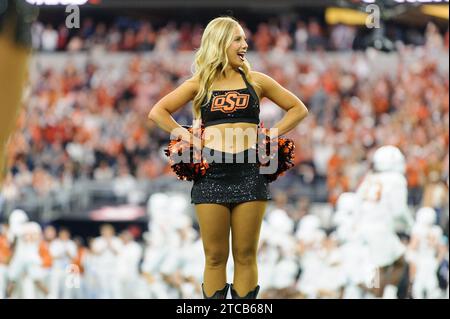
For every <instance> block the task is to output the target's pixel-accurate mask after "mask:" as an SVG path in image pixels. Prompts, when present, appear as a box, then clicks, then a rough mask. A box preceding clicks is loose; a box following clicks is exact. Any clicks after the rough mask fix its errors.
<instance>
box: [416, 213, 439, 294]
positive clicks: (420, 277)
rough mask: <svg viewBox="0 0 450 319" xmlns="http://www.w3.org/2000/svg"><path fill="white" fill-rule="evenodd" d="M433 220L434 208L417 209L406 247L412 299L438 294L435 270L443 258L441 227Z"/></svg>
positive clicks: (434, 218) (434, 216) (434, 215)
mask: <svg viewBox="0 0 450 319" xmlns="http://www.w3.org/2000/svg"><path fill="white" fill-rule="evenodd" d="M435 223H436V212H435V211H434V209H432V208H431V207H422V208H420V209H419V210H418V211H417V217H416V222H415V224H414V227H413V229H412V233H411V242H410V243H409V247H408V250H409V252H408V255H409V259H410V262H411V264H410V265H411V282H413V286H412V297H413V298H414V299H424V298H440V297H441V291H440V289H439V283H438V277H437V275H436V274H437V273H438V267H439V264H440V262H441V261H442V260H443V259H444V256H445V255H444V254H445V252H446V247H445V245H444V244H443V242H442V237H443V234H442V229H441V228H440V227H439V226H436V225H435Z"/></svg>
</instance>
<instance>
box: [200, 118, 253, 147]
mask: <svg viewBox="0 0 450 319" xmlns="http://www.w3.org/2000/svg"><path fill="white" fill-rule="evenodd" d="M257 128H258V125H257V124H254V123H223V124H216V125H211V126H208V127H205V131H204V146H205V147H208V148H211V149H214V150H218V151H221V152H227V153H239V152H242V151H244V150H246V149H249V148H251V147H252V146H254V145H256V141H257V136H256V133H257Z"/></svg>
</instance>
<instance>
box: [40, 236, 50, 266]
mask: <svg viewBox="0 0 450 319" xmlns="http://www.w3.org/2000/svg"><path fill="white" fill-rule="evenodd" d="M39 256H41V259H42V266H43V267H44V268H50V267H51V266H52V263H53V261H52V256H51V255H50V249H49V247H48V243H47V242H45V241H41V243H40V244H39Z"/></svg>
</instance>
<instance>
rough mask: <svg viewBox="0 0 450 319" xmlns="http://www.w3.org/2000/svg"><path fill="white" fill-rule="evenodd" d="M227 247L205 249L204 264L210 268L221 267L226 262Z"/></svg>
mask: <svg viewBox="0 0 450 319" xmlns="http://www.w3.org/2000/svg"><path fill="white" fill-rule="evenodd" d="M228 253H229V251H228V249H225V248H219V249H207V250H206V251H205V261H206V266H208V267H211V268H217V267H222V266H225V265H226V264H227V261H228Z"/></svg>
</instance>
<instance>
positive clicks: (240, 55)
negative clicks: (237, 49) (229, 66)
mask: <svg viewBox="0 0 450 319" xmlns="http://www.w3.org/2000/svg"><path fill="white" fill-rule="evenodd" d="M237 55H238V57H239V58H240V59H241V60H242V61H244V60H245V53H242V52H241V53H238V54H237Z"/></svg>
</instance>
